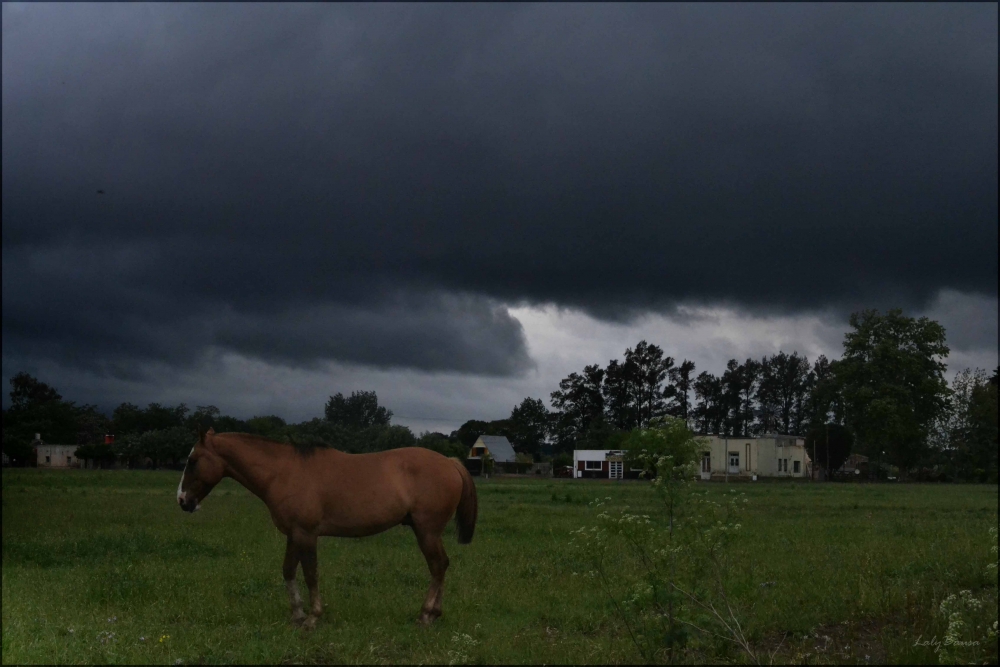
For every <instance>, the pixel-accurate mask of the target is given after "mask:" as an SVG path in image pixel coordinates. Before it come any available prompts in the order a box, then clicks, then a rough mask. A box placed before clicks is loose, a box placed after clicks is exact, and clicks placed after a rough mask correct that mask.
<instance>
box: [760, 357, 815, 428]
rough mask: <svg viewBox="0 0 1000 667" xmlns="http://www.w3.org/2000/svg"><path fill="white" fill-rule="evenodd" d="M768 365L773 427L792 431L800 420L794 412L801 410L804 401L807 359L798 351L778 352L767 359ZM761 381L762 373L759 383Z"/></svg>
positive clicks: (807, 375) (807, 367) (807, 368)
mask: <svg viewBox="0 0 1000 667" xmlns="http://www.w3.org/2000/svg"><path fill="white" fill-rule="evenodd" d="M768 366H769V368H768V372H767V375H768V376H769V379H770V381H771V382H773V385H774V398H775V401H776V418H777V419H776V423H775V424H774V428H775V430H777V431H778V432H779V433H792V432H793V426H794V425H796V422H801V419H800V418H798V417H797V415H796V413H797V412H798V411H801V406H802V405H803V403H804V401H805V395H806V391H807V380H808V377H809V360H808V359H806V358H805V357H800V356H799V353H798V352H792V353H791V354H785V353H784V352H779V353H778V354H776V355H774V356H773V357H771V358H770V359H769V360H768ZM763 382H764V380H763V375H762V380H761V384H763Z"/></svg>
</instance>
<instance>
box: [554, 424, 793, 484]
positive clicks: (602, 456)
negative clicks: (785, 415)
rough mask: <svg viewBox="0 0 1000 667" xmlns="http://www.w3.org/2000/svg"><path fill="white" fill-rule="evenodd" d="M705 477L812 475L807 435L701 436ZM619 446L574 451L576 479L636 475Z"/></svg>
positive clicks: (632, 477) (701, 464)
mask: <svg viewBox="0 0 1000 667" xmlns="http://www.w3.org/2000/svg"><path fill="white" fill-rule="evenodd" d="M700 440H701V442H702V443H703V447H702V454H701V462H700V468H701V478H702V479H706V480H707V479H728V478H730V477H733V478H737V479H742V478H747V479H756V478H757V477H809V475H810V474H811V466H812V461H811V460H810V458H809V454H807V453H806V447H805V439H804V438H800V437H798V436H794V435H780V434H768V435H763V436H761V437H759V438H728V437H725V436H718V435H708V436H700ZM624 454H625V453H624V452H623V451H622V450H617V449H577V450H574V451H573V477H575V478H577V479H582V478H591V479H630V478H631V479H634V478H638V477H639V473H640V472H642V469H641V468H633V467H631V466H630V465H629V464H628V463H627V462H626V461H625V456H624Z"/></svg>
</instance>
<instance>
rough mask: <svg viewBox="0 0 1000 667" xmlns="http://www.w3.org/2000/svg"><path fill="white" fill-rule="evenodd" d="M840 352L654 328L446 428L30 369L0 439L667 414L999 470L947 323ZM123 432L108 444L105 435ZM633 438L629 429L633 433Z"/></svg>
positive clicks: (317, 438) (835, 450)
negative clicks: (99, 394) (70, 396)
mask: <svg viewBox="0 0 1000 667" xmlns="http://www.w3.org/2000/svg"><path fill="white" fill-rule="evenodd" d="M850 327H851V330H849V331H848V332H847V333H846V334H845V337H844V350H843V355H842V357H841V358H840V359H833V360H831V359H827V358H826V357H825V356H822V355H821V356H820V357H818V358H817V359H815V360H814V361H812V362H810V360H809V359H807V358H806V357H805V356H802V355H800V354H799V353H798V352H795V351H793V352H791V353H786V352H784V351H780V352H778V353H777V354H774V355H770V356H764V357H761V358H760V359H752V358H751V359H746V360H744V361H742V362H741V361H738V360H736V359H732V360H730V361H729V362H728V363H727V365H726V368H725V370H724V371H723V372H722V373H721V374H720V375H714V374H712V373H709V372H704V371H703V372H701V373H698V374H695V373H696V366H695V363H694V362H693V361H690V360H687V359H684V360H682V361H680V362H679V363H678V362H677V361H676V360H675V359H674V358H673V357H671V356H668V355H667V354H666V353H665V352H664V350H663V348H661V347H659V346H657V345H654V344H651V343H649V342H647V341H645V340H643V341H639V343H637V344H636V345H635V346H634V347H630V348H628V349H626V350H625V353H624V355H623V358H622V359H621V360H618V359H612V360H610V361H609V362H608V363H607V365H606V366H601V365H600V364H592V365H588V366H585V367H584V368H583V369H582V371H579V372H572V373H570V374H569V375H568V376H567V377H565V378H563V379H562V380H561V381H560V382H559V387H558V389H556V390H555V391H553V392H552V393H551V394H550V403H551V406H552V409H549V408H548V407H546V405H545V403H544V402H543V401H542V400H541V399H539V398H532V397H527V398H525V399H524V400H523V401H522V402H521V403H520V404H518V405H516V406H514V408H513V409H512V410H511V413H510V415H509V416H508V417H506V418H504V419H499V420H493V421H482V420H476V419H472V420H469V421H466V422H465V423H464V424H462V426H460V427H459V428H458V429H457V430H455V431H452V432H451V433H450V434H443V433H422V434H421V435H420V436H415V435H414V434H413V433H412V432H411V431H410V430H409V429H408V428H406V427H404V426H399V425H394V424H392V423H391V419H392V411H391V410H389V409H388V408H386V407H384V406H380V405H379V403H378V397H377V396H376V394H375V392H374V391H355V392H352V394H351V395H350V396H344V395H343V394H339V393H338V394H336V395H334V396H330V397H329V400H328V401H327V403H326V405H325V407H324V413H323V416H322V417H316V418H314V419H311V420H308V421H304V422H301V423H298V424H290V423H287V422H286V421H285V420H284V419H282V418H281V417H278V416H276V415H267V416H255V417H252V418H250V419H247V420H242V419H238V418H235V417H230V416H227V415H222V414H220V411H219V409H218V408H216V407H215V406H211V405H209V406H198V407H196V408H195V409H194V410H191V409H189V408H188V407H187V406H186V405H184V404H180V405H177V406H172V407H171V406H163V405H160V404H158V403H151V404H149V405H148V406H147V407H145V408H140V407H138V406H136V405H133V404H131V403H122V404H121V405H119V406H118V407H117V408H115V410H114V411H113V413H112V415H111V416H110V417H107V416H105V415H103V414H102V413H101V412H100V411H98V410H97V409H96V408H95V407H94V406H92V405H82V406H77V405H76V404H75V403H73V402H71V401H65V400H63V398H62V396H60V395H59V393H58V391H57V390H56V389H54V388H53V387H51V386H49V385H47V384H45V383H43V382H41V381H39V380H37V379H36V378H34V377H32V376H30V375H28V374H26V373H18V374H17V375H15V376H14V377H13V378H11V381H10V382H11V387H12V389H11V394H10V396H11V407H10V409H9V410H4V413H3V448H4V452H5V453H7V454H8V455H9V456H10V457H11V458H12V459H13V460H14V461H16V462H24V461H27V460H28V458H29V457H30V456H31V452H30V447H31V445H30V442H31V439H32V438H33V435H34V433H43V434H45V435H44V437H45V439H46V440H47V441H49V442H57V443H66V444H80V445H83V447H81V449H80V450H78V456H80V457H82V458H91V459H94V460H98V461H112V460H115V459H117V460H122V461H128V462H130V463H133V464H140V463H141V462H146V463H147V464H150V465H173V464H176V463H178V462H180V461H183V459H184V458H185V457H186V456H187V454H188V451H189V450H190V447H191V442H192V437H191V434H192V433H193V432H194V431H195V430H196V428H197V426H198V425H206V426H207V425H210V426H213V427H214V428H215V430H216V431H217V432H226V431H240V432H246V433H253V434H257V435H261V436H264V437H268V438H273V439H275V440H279V441H283V442H289V443H291V444H294V445H296V446H300V447H311V446H332V447H335V448H337V449H340V450H343V451H347V452H370V451H381V450H384V449H391V448H395V447H406V446H422V447H427V448H429V449H433V450H435V451H438V452H441V453H443V454H446V455H448V456H456V457H459V458H464V457H465V456H466V454H467V453H468V450H469V448H470V447H471V446H472V444H473V443H474V442H475V440H476V438H478V437H479V436H480V435H484V434H489V435H504V436H507V437H508V439H510V441H511V443H512V444H513V445H514V448H515V450H516V451H517V452H518V454H519V455H520V456H521V457H523V458H524V459H526V460H527V459H534V460H542V459H547V458H553V459H554V460H555V462H556V463H565V462H566V460H567V459H568V458H569V456H570V452H572V450H574V449H619V448H621V449H624V448H626V446H627V443H628V442H630V434H634V433H636V432H641V431H643V430H644V429H648V428H649V426H650V425H651V424H653V423H654V422H656V423H660V422H662V418H664V417H672V418H675V419H677V420H679V421H680V422H681V423H682V424H684V425H685V426H686V427H687V428H689V429H691V430H693V431H695V432H698V433H702V434H715V435H722V436H730V437H751V436H759V435H762V434H765V433H783V434H794V435H801V436H804V437H805V438H806V443H807V448H808V451H809V453H810V455H811V456H813V458H814V460H815V461H816V462H817V463H818V464H820V465H821V466H823V467H825V468H828V469H831V470H835V469H837V468H839V467H840V466H841V465H842V464H843V462H844V461H845V460H846V459H847V457H848V455H849V454H850V453H851V452H852V451H855V452H858V453H861V454H864V455H866V456H868V457H869V458H870V459H871V461H872V462H873V464H874V466H875V467H876V468H877V469H879V470H883V469H884V466H886V465H892V466H895V467H896V468H898V470H899V471H900V473H901V474H903V475H906V474H907V473H909V472H911V471H912V472H915V473H916V474H917V475H919V476H921V477H923V478H929V479H942V480H979V481H986V480H992V481H996V479H997V371H994V372H993V375H992V376H991V377H988V376H987V374H986V373H985V372H984V371H982V370H971V369H967V370H965V371H962V372H960V373H958V375H957V376H956V377H955V379H954V381H953V383H952V386H948V384H947V383H946V382H945V380H944V376H943V373H944V370H945V364H944V360H945V359H946V358H947V355H948V352H949V348H948V346H947V344H946V340H945V330H944V327H942V326H941V325H940V324H939V323H937V322H934V321H933V320H929V319H928V318H911V317H907V316H905V315H904V314H903V313H902V311H900V310H898V309H897V310H890V311H888V312H887V313H885V314H882V313H879V312H878V311H875V310H865V311H861V312H859V313H854V314H853V315H852V316H851V318H850ZM104 433H114V434H115V435H116V438H115V441H114V444H113V445H104V444H102V443H103V434H104ZM633 439H634V438H633Z"/></svg>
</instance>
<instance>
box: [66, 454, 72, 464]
mask: <svg viewBox="0 0 1000 667" xmlns="http://www.w3.org/2000/svg"><path fill="white" fill-rule="evenodd" d="M72 462H73V457H72V456H67V457H66V465H69V464H70V463H72Z"/></svg>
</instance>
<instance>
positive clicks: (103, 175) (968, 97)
mask: <svg viewBox="0 0 1000 667" xmlns="http://www.w3.org/2000/svg"><path fill="white" fill-rule="evenodd" d="M996 24H997V7H996V5H989V4H987V5H920V6H914V5H875V6H853V5H852V6H848V5H819V6H807V5H790V6H780V7H779V6H766V5H737V6H729V7H725V8H723V7H720V6H710V5H709V6H706V5H662V6H657V5H609V6H603V5H582V6H565V5H529V6H520V5H518V6H493V5H490V6H487V5H472V6H427V5H404V6H392V7H388V6H382V5H358V6H355V5H263V4H251V5H245V6H236V5H218V6H206V5H189V4H178V5H169V4H163V5H161V4H154V5H82V4H81V5H77V4H72V5H66V6H60V7H58V8H56V7H51V6H44V5H16V4H10V3H7V4H4V6H3V21H2V28H3V45H2V48H3V83H2V85H3V102H2V111H3V148H2V154H3V176H2V178H3V201H2V204H3V207H2V222H3V229H2V240H3V250H2V252H3V336H4V343H3V354H4V375H5V377H6V376H8V375H10V374H12V373H13V372H16V370H17V369H15V368H13V366H12V365H14V364H19V365H25V364H27V365H31V364H36V365H38V364H44V363H48V362H51V363H56V364H59V365H60V367H65V368H71V367H72V368H79V369H82V370H85V371H86V372H88V373H97V374H98V375H100V374H105V375H109V376H114V377H119V378H123V379H127V378H130V377H140V376H145V375H148V374H149V373H151V372H152V370H151V369H153V368H154V367H156V368H159V367H160V366H157V365H158V364H162V365H165V366H164V367H165V368H172V369H182V368H189V369H194V368H197V367H199V365H204V364H207V363H209V362H208V361H207V360H209V359H211V358H214V356H213V355H218V354H233V355H237V356H238V357H239V358H244V359H248V360H256V361H259V362H262V363H267V364H273V365H275V366H287V367H292V368H301V369H317V368H320V367H322V366H323V364H327V363H331V362H332V363H335V364H347V365H349V366H352V367H355V366H356V367H369V368H381V369H401V368H408V369H413V370H414V371H415V372H430V373H457V374H459V375H462V374H466V375H471V376H480V375H486V376H491V377H498V376H510V377H516V376H522V377H530V375H531V373H532V372H534V371H532V369H536V370H537V365H538V364H539V363H542V361H541V360H540V359H539V356H538V355H537V354H535V353H534V352H532V351H531V350H530V349H529V348H530V345H529V341H528V338H527V337H526V335H525V332H524V328H523V326H522V324H523V323H522V322H521V321H519V319H518V315H517V313H529V312H535V311H537V310H538V309H542V310H544V309H545V308H548V307H563V308H571V309H574V312H575V311H579V312H581V313H586V314H587V316H588V318H591V319H592V320H593V321H601V320H603V321H611V322H619V323H629V322H636V321H641V319H642V318H643V317H648V316H650V315H649V314H650V313H664V314H667V315H670V316H671V317H675V318H678V321H681V320H683V318H684V317H685V316H686V315H685V313H688V315H690V313H691V312H693V311H692V310H691V309H692V308H694V309H695V310H697V309H698V308H702V309H706V308H707V309H711V308H717V307H723V306H725V307H727V308H729V309H730V311H731V312H743V313H756V314H758V315H760V316H761V317H765V318H767V317H772V318H773V317H777V318H781V317H793V316H794V317H797V316H802V317H812V316H813V315H815V314H816V313H838V314H840V315H842V314H843V313H845V312H847V311H849V310H851V309H855V308H859V307H882V308H885V307H889V306H893V305H902V306H904V307H907V308H908V309H910V310H918V311H928V310H929V309H933V308H935V307H936V306H935V304H937V303H938V302H937V301H935V299H940V295H941V294H944V293H947V294H952V295H957V296H955V297H954V298H952V299H951V301H949V303H950V304H952V305H949V306H948V307H949V308H952V309H954V308H959V309H960V310H961V309H963V308H964V309H965V310H962V312H964V313H966V316H963V317H953V318H952V319H953V320H955V321H956V325H955V328H954V329H953V330H952V334H953V336H954V338H953V340H955V341H962V343H961V345H964V346H966V347H967V348H969V346H972V347H975V345H980V346H981V345H986V343H983V342H982V339H983V336H984V335H987V336H988V335H989V332H990V331H992V332H993V335H994V339H993V343H992V345H993V347H994V349H995V332H996V324H995V323H996V293H997V253H996V247H997V228H998V225H997V220H998V209H997V199H998V193H997V181H998V170H997V151H996V145H997V93H998V91H997V35H996ZM98 190H101V191H103V194H98ZM958 303H960V305H955V304H958ZM526 308H527V309H528V310H525V309H526ZM531 308H534V309H535V311H532V310H531ZM685 309H687V310H685ZM699 312H701V311H699ZM949 312H950V311H949ZM956 312H957V311H956ZM593 318H596V319H593ZM990 327H992V329H991V328H990ZM984 332H985V333H984ZM767 335H768V334H767V333H766V331H762V332H761V336H762V337H764V338H762V341H761V343H760V345H761V346H762V347H769V346H770V343H769V342H764V341H765V340H766V337H767ZM634 342H635V341H628V342H626V343H625V344H634ZM973 342H975V345H973ZM969 349H971V348H969ZM977 349H978V348H977ZM595 361H596V360H595Z"/></svg>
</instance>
